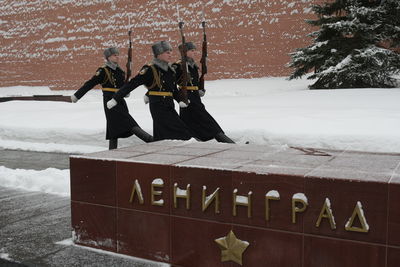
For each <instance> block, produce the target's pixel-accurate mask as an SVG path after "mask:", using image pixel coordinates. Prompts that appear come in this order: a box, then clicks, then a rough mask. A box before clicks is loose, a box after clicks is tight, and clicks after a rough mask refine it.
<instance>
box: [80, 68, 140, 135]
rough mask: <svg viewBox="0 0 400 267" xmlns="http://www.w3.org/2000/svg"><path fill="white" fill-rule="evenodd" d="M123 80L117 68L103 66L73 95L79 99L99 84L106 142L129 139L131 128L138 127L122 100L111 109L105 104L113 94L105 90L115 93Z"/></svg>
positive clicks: (122, 74) (123, 74)
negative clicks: (101, 94) (105, 123)
mask: <svg viewBox="0 0 400 267" xmlns="http://www.w3.org/2000/svg"><path fill="white" fill-rule="evenodd" d="M105 68H107V70H108V71H109V73H110V76H108V75H107V73H106V70H105ZM110 78H111V80H110ZM124 80H125V73H124V71H123V70H122V69H120V68H119V67H117V68H116V69H115V70H113V69H112V68H110V67H108V66H103V67H101V68H99V69H97V72H96V74H95V75H94V76H93V77H92V78H91V79H90V80H88V81H87V82H85V84H84V85H83V86H82V87H81V88H80V89H79V90H78V91H76V92H75V94H74V95H75V96H76V98H78V99H80V98H81V97H82V96H84V95H85V94H86V93H87V92H88V91H89V90H90V89H92V88H93V87H95V86H96V85H98V84H101V86H102V88H103V107H104V113H105V115H106V120H107V127H106V139H107V140H109V139H117V138H124V137H129V136H131V135H132V134H133V132H132V128H133V127H135V126H138V124H137V122H136V121H135V120H134V119H133V118H132V116H131V115H130V114H129V110H128V106H127V105H126V102H125V100H124V99H121V101H119V102H118V105H116V106H115V107H114V108H113V109H108V108H107V102H108V101H109V100H111V98H112V96H113V95H114V93H115V92H113V91H105V90H107V89H110V88H114V89H115V91H116V90H117V89H116V88H120V87H121V86H122V85H123V84H124ZM106 88H107V89H106Z"/></svg>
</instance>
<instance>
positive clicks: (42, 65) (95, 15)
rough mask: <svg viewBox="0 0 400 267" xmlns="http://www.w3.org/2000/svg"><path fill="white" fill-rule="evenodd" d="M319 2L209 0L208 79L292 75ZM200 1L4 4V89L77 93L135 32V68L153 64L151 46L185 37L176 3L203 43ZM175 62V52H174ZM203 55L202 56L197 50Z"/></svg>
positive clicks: (191, 33)
mask: <svg viewBox="0 0 400 267" xmlns="http://www.w3.org/2000/svg"><path fill="white" fill-rule="evenodd" d="M315 1H316V0H289V1H284V0H268V1H267V0H204V1H203V2H204V4H205V14H206V21H207V27H208V28H207V35H208V41H209V58H208V63H209V74H208V75H207V79H210V80H213V79H222V78H252V77H264V76H287V75H288V74H289V73H290V72H291V70H290V69H288V68H287V67H286V66H285V64H286V63H287V62H288V61H289V59H290V57H289V56H288V53H289V52H292V51H293V50H294V49H295V48H297V47H303V46H305V45H306V44H307V43H309V42H310V39H309V38H308V37H306V34H307V33H310V32H311V31H312V29H311V28H310V27H309V26H308V25H307V24H306V23H305V22H304V19H306V18H311V17H312V14H311V12H310V9H309V7H310V6H311V4H313V3H314V2H315ZM201 3H202V1H193V0H190V1H183V0H180V1H178V0H164V1H162V0H147V1H146V0H136V1H133V0H118V1H117V0H114V1H113V0H92V1H89V0H3V1H1V6H0V33H1V39H0V42H1V46H0V59H1V62H2V64H0V77H1V78H0V79H1V81H0V87H4V86H14V85H30V86H32V85H45V86H50V87H51V88H52V89H77V88H78V87H79V86H80V85H81V84H82V83H83V82H84V81H85V80H86V79H88V78H90V77H91V76H92V75H93V74H94V72H95V70H96V68H97V67H98V66H100V65H101V64H103V58H102V51H103V49H104V48H106V47H109V46H117V47H119V48H120V49H121V52H122V55H123V57H122V59H123V62H121V63H122V64H121V65H123V66H125V63H126V57H125V56H126V51H127V45H128V41H127V31H128V21H129V18H130V21H131V25H132V27H133V41H134V44H133V46H134V55H133V60H134V69H133V73H134V74H135V73H136V72H137V71H138V69H139V68H140V67H141V66H142V65H143V64H145V63H147V62H149V61H150V60H151V59H152V54H151V49H150V45H151V44H152V43H153V42H155V41H158V40H162V39H166V40H169V41H170V42H171V43H172V45H173V46H174V47H176V46H177V44H178V43H179V40H180V36H179V31H178V26H177V8H176V6H177V4H178V5H179V13H180V17H181V19H182V20H183V21H184V22H185V26H184V31H185V34H186V39H187V40H188V41H194V42H195V43H196V44H197V45H198V47H200V46H201V39H202V30H201V27H200V23H201V20H202V12H201V11H202V4H201ZM174 52H175V53H174V54H175V56H176V58H178V56H179V55H178V51H177V50H175V51H174ZM199 55H200V53H199Z"/></svg>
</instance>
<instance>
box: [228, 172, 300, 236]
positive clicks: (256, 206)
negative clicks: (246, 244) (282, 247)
mask: <svg viewBox="0 0 400 267" xmlns="http://www.w3.org/2000/svg"><path fill="white" fill-rule="evenodd" d="M232 189H237V195H240V196H245V197H248V193H249V192H250V191H251V192H252V194H251V217H250V218H249V217H248V208H247V207H246V206H241V205H237V207H236V210H237V216H233V218H232V221H233V223H235V224H242V225H252V226H259V227H265V228H273V229H282V230H287V231H294V232H299V233H302V232H303V218H304V216H305V213H297V215H296V223H292V197H293V195H294V194H296V193H301V192H304V177H298V176H289V175H265V174H255V173H245V172H239V171H235V172H233V176H232ZM271 191H276V192H277V193H278V194H279V200H274V199H270V200H268V207H269V213H268V214H267V212H266V208H267V206H266V205H267V204H266V195H267V194H268V195H271V194H272V195H274V194H275V193H274V192H271ZM267 215H268V216H269V218H268V220H267Z"/></svg>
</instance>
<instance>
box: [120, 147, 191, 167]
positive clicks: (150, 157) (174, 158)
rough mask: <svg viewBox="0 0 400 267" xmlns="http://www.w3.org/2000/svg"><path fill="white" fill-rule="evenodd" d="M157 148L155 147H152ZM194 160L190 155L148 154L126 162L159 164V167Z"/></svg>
mask: <svg viewBox="0 0 400 267" xmlns="http://www.w3.org/2000/svg"><path fill="white" fill-rule="evenodd" d="M154 147H157V146H154ZM193 158H196V156H190V155H179V154H178V155H177V154H175V155H169V154H159V153H148V154H142V155H139V156H134V157H131V158H129V159H127V161H130V162H139V163H148V164H159V165H172V164H175V163H179V162H184V161H187V160H190V159H193Z"/></svg>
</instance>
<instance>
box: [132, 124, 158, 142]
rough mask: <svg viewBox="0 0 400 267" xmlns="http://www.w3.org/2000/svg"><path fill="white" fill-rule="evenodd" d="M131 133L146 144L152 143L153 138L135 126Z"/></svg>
mask: <svg viewBox="0 0 400 267" xmlns="http://www.w3.org/2000/svg"><path fill="white" fill-rule="evenodd" d="M132 132H133V134H134V135H136V136H137V137H139V138H140V139H142V140H143V141H145V142H146V143H150V142H153V141H154V138H153V136H152V135H150V134H148V133H147V132H145V131H144V130H143V129H142V128H140V127H139V126H135V127H133V128H132Z"/></svg>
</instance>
